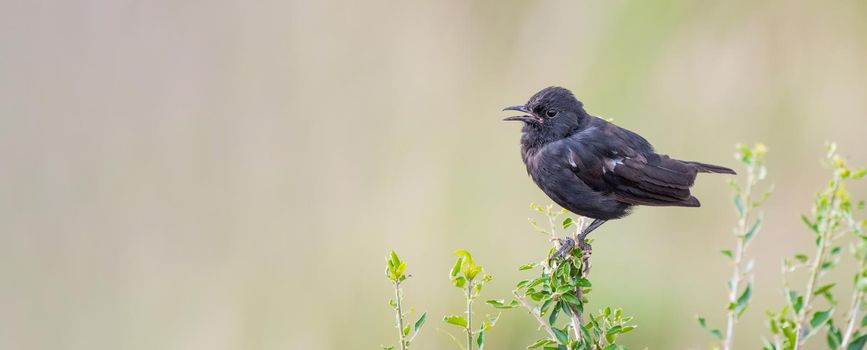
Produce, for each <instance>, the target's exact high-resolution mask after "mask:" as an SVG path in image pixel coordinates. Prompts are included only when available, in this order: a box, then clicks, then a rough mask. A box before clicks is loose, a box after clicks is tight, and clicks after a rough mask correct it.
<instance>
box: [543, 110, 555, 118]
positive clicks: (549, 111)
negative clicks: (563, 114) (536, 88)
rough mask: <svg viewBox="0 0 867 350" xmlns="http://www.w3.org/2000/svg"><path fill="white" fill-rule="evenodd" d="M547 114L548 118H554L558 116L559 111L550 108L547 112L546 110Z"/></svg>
mask: <svg viewBox="0 0 867 350" xmlns="http://www.w3.org/2000/svg"><path fill="white" fill-rule="evenodd" d="M545 115H547V116H548V118H554V117H556V116H557V111H556V110H553V109H549V110H548V111H547V112H545Z"/></svg>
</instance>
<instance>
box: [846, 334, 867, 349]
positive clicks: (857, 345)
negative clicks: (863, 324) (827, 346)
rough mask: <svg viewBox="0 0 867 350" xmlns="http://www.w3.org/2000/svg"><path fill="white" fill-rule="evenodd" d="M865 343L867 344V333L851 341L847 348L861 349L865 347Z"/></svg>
mask: <svg viewBox="0 0 867 350" xmlns="http://www.w3.org/2000/svg"><path fill="white" fill-rule="evenodd" d="M864 344H867V334H864V335H862V336H860V337H858V338H855V339H854V340H852V341H851V342H849V345H848V346H846V350H861V349H864Z"/></svg>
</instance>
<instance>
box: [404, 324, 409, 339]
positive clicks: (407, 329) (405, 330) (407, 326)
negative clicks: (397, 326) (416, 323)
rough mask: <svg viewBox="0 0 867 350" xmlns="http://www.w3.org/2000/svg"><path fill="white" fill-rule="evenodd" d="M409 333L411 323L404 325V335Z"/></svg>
mask: <svg viewBox="0 0 867 350" xmlns="http://www.w3.org/2000/svg"><path fill="white" fill-rule="evenodd" d="M407 335H409V325H406V326H404V327H403V336H404V337H405V336H407Z"/></svg>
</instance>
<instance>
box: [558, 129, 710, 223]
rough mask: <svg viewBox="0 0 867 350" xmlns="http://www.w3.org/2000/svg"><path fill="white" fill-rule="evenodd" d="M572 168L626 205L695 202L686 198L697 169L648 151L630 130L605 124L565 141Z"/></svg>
mask: <svg viewBox="0 0 867 350" xmlns="http://www.w3.org/2000/svg"><path fill="white" fill-rule="evenodd" d="M567 147H568V148H569V151H568V154H567V157H569V163H570V165H572V164H574V166H573V171H574V172H575V174H576V175H577V176H578V177H579V178H580V179H581V180H582V181H584V182H585V183H587V185H588V186H591V187H592V188H593V189H594V190H596V191H600V192H607V193H609V194H611V195H612V196H614V197H615V198H617V200H619V201H621V202H625V203H630V204H640V205H653V206H669V205H675V206H698V205H699V202H698V199H696V198H695V197H693V196H691V195H690V193H689V188H690V187H691V186H692V185H693V183H694V181H695V177H696V174H697V170H696V168H695V167H692V166H690V165H689V164H687V163H685V162H682V161H679V160H677V159H672V158H670V157H668V156H666V155H662V154H657V153H654V152H653V148H652V147H651V146H650V144H649V143H648V142H647V141H646V140H644V139H643V138H641V137H640V136H638V135H637V134H635V133H632V132H631V131H628V130H625V129H622V128H620V127H617V126H616V125H613V124H610V123H605V124H601V125H598V126H596V127H591V128H588V129H585V130H584V131H582V132H579V133H577V134H575V135H573V136H572V137H570V138H569V139H567Z"/></svg>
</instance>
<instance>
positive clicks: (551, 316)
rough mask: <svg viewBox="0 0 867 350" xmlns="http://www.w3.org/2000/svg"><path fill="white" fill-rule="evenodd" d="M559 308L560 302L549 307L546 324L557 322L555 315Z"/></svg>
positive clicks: (557, 313) (558, 312)
mask: <svg viewBox="0 0 867 350" xmlns="http://www.w3.org/2000/svg"><path fill="white" fill-rule="evenodd" d="M560 308H561V306H560V302H558V303H557V304H555V305H554V308H553V309H551V314H550V315H548V324H551V325H553V324H554V323H555V322H557V316H558V315H559V314H560Z"/></svg>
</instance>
